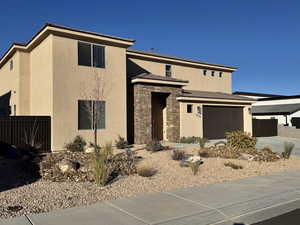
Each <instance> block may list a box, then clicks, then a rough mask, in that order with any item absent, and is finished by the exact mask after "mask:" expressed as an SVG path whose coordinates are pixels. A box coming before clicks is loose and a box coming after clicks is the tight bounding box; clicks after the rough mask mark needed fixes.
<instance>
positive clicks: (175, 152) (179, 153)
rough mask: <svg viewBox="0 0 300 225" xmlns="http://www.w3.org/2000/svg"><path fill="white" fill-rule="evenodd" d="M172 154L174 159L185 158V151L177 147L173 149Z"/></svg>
mask: <svg viewBox="0 0 300 225" xmlns="http://www.w3.org/2000/svg"><path fill="white" fill-rule="evenodd" d="M171 156H172V159H173V160H183V159H184V156H185V152H184V151H183V150H179V149H175V150H173V152H172V154H171Z"/></svg>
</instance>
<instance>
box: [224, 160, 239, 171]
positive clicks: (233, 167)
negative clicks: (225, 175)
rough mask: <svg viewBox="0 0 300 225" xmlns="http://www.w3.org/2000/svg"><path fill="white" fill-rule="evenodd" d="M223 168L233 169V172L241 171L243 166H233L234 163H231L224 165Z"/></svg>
mask: <svg viewBox="0 0 300 225" xmlns="http://www.w3.org/2000/svg"><path fill="white" fill-rule="evenodd" d="M224 166H227V167H231V168H232V169H234V170H239V169H243V166H240V165H237V164H234V163H232V162H227V163H224Z"/></svg>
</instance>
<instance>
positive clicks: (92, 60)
mask: <svg viewBox="0 0 300 225" xmlns="http://www.w3.org/2000/svg"><path fill="white" fill-rule="evenodd" d="M79 43H83V44H89V45H90V46H91V54H90V58H91V65H90V66H86V65H79V48H78V45H79ZM94 46H100V47H103V53H104V54H103V66H100V67H97V66H94ZM105 53H106V46H105V45H99V44H97V43H94V42H87V41H80V40H77V64H78V66H85V67H93V68H101V69H104V68H105V67H106V57H105V55H106V54H105Z"/></svg>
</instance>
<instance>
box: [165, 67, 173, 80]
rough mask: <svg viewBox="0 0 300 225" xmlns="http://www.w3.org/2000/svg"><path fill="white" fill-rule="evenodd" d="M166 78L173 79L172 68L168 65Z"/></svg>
mask: <svg viewBox="0 0 300 225" xmlns="http://www.w3.org/2000/svg"><path fill="white" fill-rule="evenodd" d="M166 77H172V66H171V65H166Z"/></svg>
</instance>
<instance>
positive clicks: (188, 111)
mask: <svg viewBox="0 0 300 225" xmlns="http://www.w3.org/2000/svg"><path fill="white" fill-rule="evenodd" d="M186 112H187V113H192V112H193V105H192V104H187V105H186Z"/></svg>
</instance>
